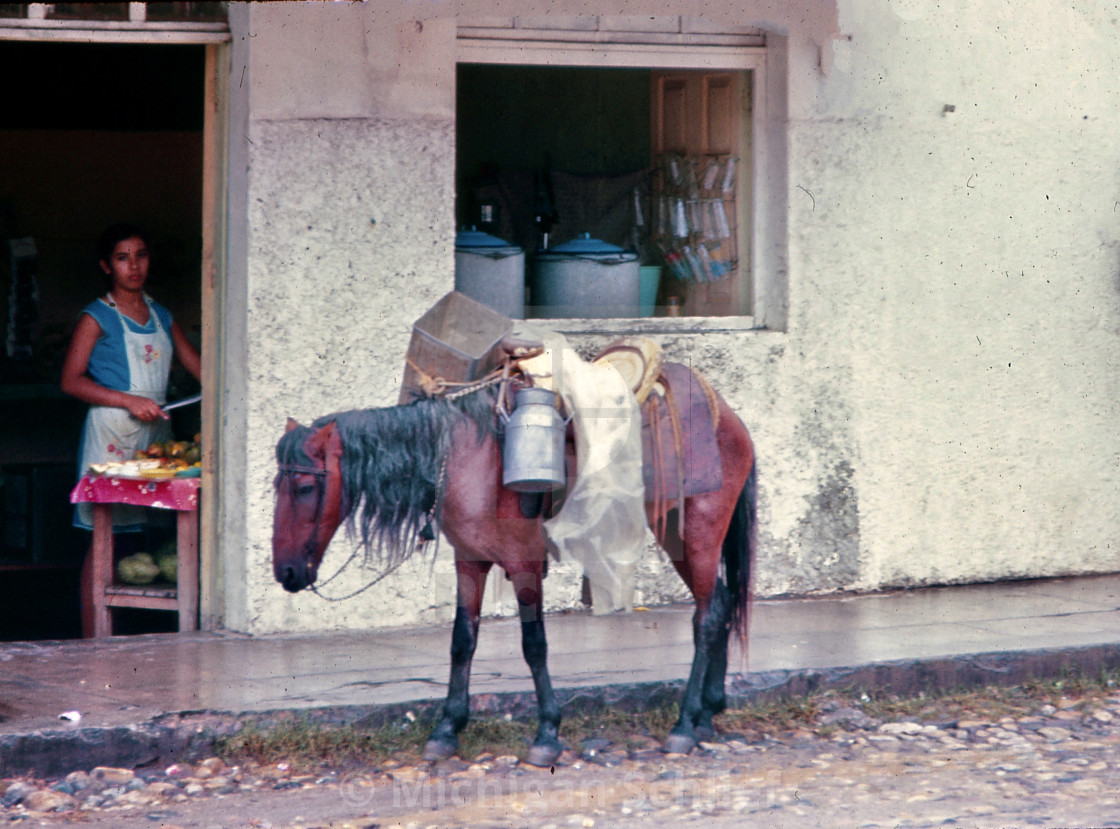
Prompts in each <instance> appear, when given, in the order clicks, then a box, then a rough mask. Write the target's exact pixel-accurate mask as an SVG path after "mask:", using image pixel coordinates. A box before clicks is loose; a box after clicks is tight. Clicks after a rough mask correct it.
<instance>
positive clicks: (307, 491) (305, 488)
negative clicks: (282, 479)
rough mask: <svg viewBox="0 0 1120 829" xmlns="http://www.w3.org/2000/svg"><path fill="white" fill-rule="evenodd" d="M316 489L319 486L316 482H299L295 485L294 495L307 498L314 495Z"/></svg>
mask: <svg viewBox="0 0 1120 829" xmlns="http://www.w3.org/2000/svg"><path fill="white" fill-rule="evenodd" d="M318 489H319V487H318V485H317V484H300V485H299V486H297V487H296V497H297V498H307V497H309V496H311V495H314V494H315V492H316V491H317V490H318Z"/></svg>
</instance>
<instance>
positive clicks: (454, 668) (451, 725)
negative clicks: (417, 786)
mask: <svg viewBox="0 0 1120 829" xmlns="http://www.w3.org/2000/svg"><path fill="white" fill-rule="evenodd" d="M490 567H491V563H490V562H489V561H459V560H456V562H455V571H456V575H457V576H458V590H457V606H456V609H455V626H454V628H453V629H452V632H451V678H450V681H449V682H448V684H447V702H446V703H445V704H444V706H443V716H442V717H441V718H440V721H439V723H438V724H437V725H436V727H435V730H434V731H432V735H431V737H429V738H428V742H427V744H426V745H425V746H424V755H423V756H424V759H425V760H445V759H447V758H448V757H450V756H451V755H452V754H454V753H455V752H456V751H458V749H459V732H460V731H461V730H462V728H463V726H465V725H466V724H467V720H468V719H470V690H469V689H470V678H471V660H472V659H473V658H474V649H475V646H476V645H477V644H478V618H479V615H480V613H481V610H482V591H483V589H484V588H485V586H486V574H487V573H488V572H489V571H490Z"/></svg>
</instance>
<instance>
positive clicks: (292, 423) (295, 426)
mask: <svg viewBox="0 0 1120 829" xmlns="http://www.w3.org/2000/svg"><path fill="white" fill-rule="evenodd" d="M298 428H299V424H298V423H297V422H296V421H295V420H293V419H292V418H290V417H289V418H288V422H287V423H285V424H284V434H288V432H290V431H292V429H298Z"/></svg>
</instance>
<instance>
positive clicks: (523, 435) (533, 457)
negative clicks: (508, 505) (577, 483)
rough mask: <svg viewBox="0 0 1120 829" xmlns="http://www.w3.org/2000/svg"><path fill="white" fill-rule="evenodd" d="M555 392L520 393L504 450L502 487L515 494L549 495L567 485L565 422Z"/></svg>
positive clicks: (534, 389) (536, 390) (530, 390)
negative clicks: (538, 493) (546, 493)
mask: <svg viewBox="0 0 1120 829" xmlns="http://www.w3.org/2000/svg"><path fill="white" fill-rule="evenodd" d="M556 400H557V396H556V392H554V391H550V390H549V389H538V388H525V389H519V390H518V392H517V394H516V396H515V397H514V406H513V414H511V415H510V416H509V421H508V422H507V423H506V427H505V443H504V444H503V446H502V484H503V485H504V486H506V487H507V488H509V489H512V490H514V491H515V492H550V491H552V490H554V489H559V488H560V487H562V486H564V484H565V477H564V420H563V418H561V417H560V412H559V411H557V408H556Z"/></svg>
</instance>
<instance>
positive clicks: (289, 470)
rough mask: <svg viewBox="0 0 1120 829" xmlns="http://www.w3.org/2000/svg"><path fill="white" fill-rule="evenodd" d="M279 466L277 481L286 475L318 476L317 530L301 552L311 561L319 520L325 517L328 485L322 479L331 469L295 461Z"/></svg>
mask: <svg viewBox="0 0 1120 829" xmlns="http://www.w3.org/2000/svg"><path fill="white" fill-rule="evenodd" d="M277 468H278V469H279V473H278V474H277V476H276V478H277V483H279V480H280V479H281V478H283V477H284V476H286V475H314V476H315V478H316V487H315V491H316V499H315V520H314V524H313V525H314V527H315V530H314V531H313V532H312V533H311V535H309V536H308V538H307V543H306V544H304V545H303V549H302V550H300V554H301V555H302V556H304V558H306V559H307V560H308V561H310V560H311V556H312V555H314V553H315V540H316V538H317V536H318V530H319V522H320V521H321V520H322V518H323V507H324V505H325V502H326V499H327V487H326V485H325V483H324V482H323V480H322V479H323V478H326V477H327V476H329V475H330V471H329V470H326V469H319V468H318V467H315V466H301V465H300V464H294V463H282V464H279V465H278V467H277Z"/></svg>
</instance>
